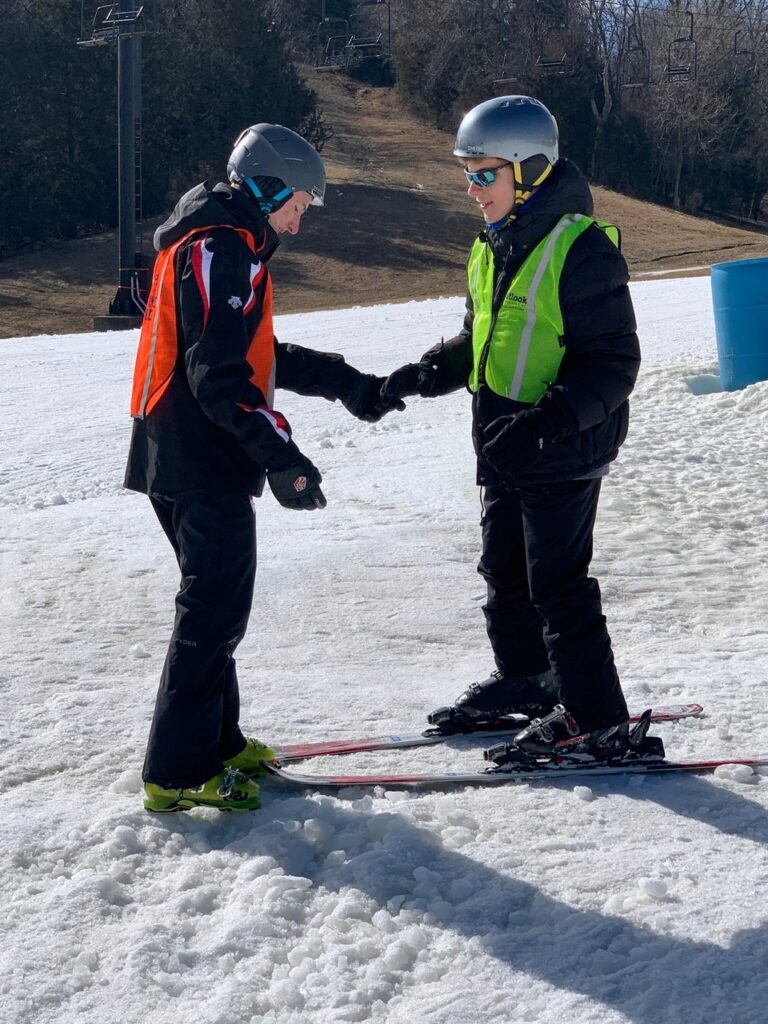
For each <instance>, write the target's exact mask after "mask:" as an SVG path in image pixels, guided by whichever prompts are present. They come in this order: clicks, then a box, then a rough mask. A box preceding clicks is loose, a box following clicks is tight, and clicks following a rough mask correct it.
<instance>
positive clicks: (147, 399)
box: [131, 224, 275, 419]
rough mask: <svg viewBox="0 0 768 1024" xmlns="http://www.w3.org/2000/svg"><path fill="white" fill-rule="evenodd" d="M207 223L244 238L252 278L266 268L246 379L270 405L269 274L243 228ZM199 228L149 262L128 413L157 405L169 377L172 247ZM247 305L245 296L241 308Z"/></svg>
mask: <svg viewBox="0 0 768 1024" xmlns="http://www.w3.org/2000/svg"><path fill="white" fill-rule="evenodd" d="M213 228H230V230H232V231H236V232H237V233H238V235H240V237H241V238H242V239H243V240H244V241H245V243H246V244H247V246H248V248H249V249H250V250H251V251H252V253H253V255H254V258H255V266H254V269H255V270H256V271H257V273H256V274H255V276H254V278H253V279H252V282H251V283H252V285H253V286H255V283H256V280H257V279H258V278H260V277H261V275H262V274H266V277H267V282H266V288H265V292H264V302H263V305H262V310H261V318H260V320H259V323H258V326H257V328H256V330H255V331H254V334H253V337H252V338H251V342H250V344H249V346H248V353H247V357H246V358H247V359H248V362H249V363H250V366H251V370H252V371H253V372H252V373H251V381H252V382H253V383H254V384H255V385H256V387H257V388H259V390H260V391H261V393H262V394H263V395H264V397H265V398H266V400H267V405H268V406H271V405H272V397H273V394H274V388H275V334H274V326H273V320H272V279H271V277H270V276H269V271H268V270H267V268H266V266H264V265H263V264H262V263H261V261H260V260H259V258H258V256H257V254H256V239H255V238H254V236H253V234H252V233H251V232H250V231H246V230H245V229H244V228H233V227H232V226H231V225H230V224H210V225H208V226H207V227H205V228H203V229H202V231H206V232H207V231H210V230H212V229H213ZM199 234H201V229H200V228H194V229H193V230H192V231H189V232H187V234H186V235H184V236H183V237H182V238H180V239H179V240H178V242H174V244H173V245H171V246H169V247H168V248H167V249H163V250H162V251H161V252H160V254H159V255H158V257H157V260H156V262H155V269H154V273H153V275H152V288H151V290H150V293H149V298H148V299H147V309H146V312H145V314H144V320H143V322H142V325H141V335H140V337H139V349H138V352H137V353H136V365H135V367H134V371H133V393H132V395H131V416H133V417H134V419H144V417H145V416H148V415H149V413H150V412H152V409H153V408H154V407H155V406H156V405H157V403H158V402H159V401H160V399H161V398H162V397H163V395H164V394H165V392H166V390H167V389H168V386H169V384H170V383H171V380H172V379H173V374H174V370H175V369H176V362H177V359H178V351H179V340H178V339H179V336H178V315H177V312H178V311H177V309H176V253H177V252H178V250H179V248H180V247H181V246H182V245H185V244H186V243H187V242H188V241H189V239H190V238H192V236H193V235H199ZM248 311H249V302H248V301H246V303H245V304H244V306H243V312H244V313H247V312H248Z"/></svg>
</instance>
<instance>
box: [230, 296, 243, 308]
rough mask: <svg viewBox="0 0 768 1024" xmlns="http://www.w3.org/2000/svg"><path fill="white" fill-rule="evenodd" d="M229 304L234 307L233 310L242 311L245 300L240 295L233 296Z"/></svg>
mask: <svg viewBox="0 0 768 1024" xmlns="http://www.w3.org/2000/svg"><path fill="white" fill-rule="evenodd" d="M227 303H228V305H230V306H231V307H232V309H240V307H241V306H242V304H243V300H242V299H241V298H240V296H239V295H233V296H232V298H231V299H228V300H227Z"/></svg>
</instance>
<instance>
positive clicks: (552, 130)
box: [453, 96, 558, 164]
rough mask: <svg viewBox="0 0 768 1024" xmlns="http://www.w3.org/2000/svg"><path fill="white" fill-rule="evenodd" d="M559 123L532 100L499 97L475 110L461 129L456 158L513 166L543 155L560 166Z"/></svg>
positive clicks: (537, 101)
mask: <svg viewBox="0 0 768 1024" xmlns="http://www.w3.org/2000/svg"><path fill="white" fill-rule="evenodd" d="M557 138H558V132H557V121H555V119H554V117H552V115H551V114H550V112H549V111H548V110H547V108H546V107H545V106H544V104H543V103H540V102H539V100H535V99H533V97H532V96H497V97H495V98H494V99H492V100H486V101H485V102H484V103H479V104H478V105H477V106H476V107H473V108H472V110H470V111H469V113H468V114H465V115H464V119H463V120H462V122H461V124H460V125H459V130H458V133H457V135H456V148H455V149H454V151H453V152H454V155H455V156H461V157H464V158H466V159H472V158H476V157H483V156H487V157H498V158H499V159H503V160H509V161H510V162H511V163H515V162H517V161H521V162H522V161H523V160H527V159H528V158H529V157H532V156H537V155H538V154H542V155H543V156H545V157H546V159H547V160H548V161H549V162H550V163H551V164H555V163H557V157H558V150H557Z"/></svg>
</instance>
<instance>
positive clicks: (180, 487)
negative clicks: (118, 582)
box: [125, 124, 404, 811]
mask: <svg viewBox="0 0 768 1024" xmlns="http://www.w3.org/2000/svg"><path fill="white" fill-rule="evenodd" d="M227 171H228V178H229V181H228V183H219V184H217V185H215V186H213V187H211V186H210V185H209V183H208V182H203V183H202V184H200V185H197V186H195V187H194V188H192V189H191V190H190V191H189V192H187V193H186V194H185V195H184V196H182V197H181V199H180V200H179V202H178V204H177V206H176V208H175V209H174V211H173V213H172V214H171V216H170V217H169V218H168V220H167V221H166V222H165V223H164V224H162V225H161V226H160V227H159V228H158V230H157V232H156V234H155V248H156V249H157V250H158V257H157V261H156V264H155V269H154V274H153V282H152V289H151V292H150V296H149V300H148V303H147V312H146V315H145V318H144V322H143V325H142V330H141V337H140V341H139V350H138V354H137V357H136V368H135V374H134V383H133V394H132V403H131V414H132V416H133V418H134V419H133V435H132V439H131V447H130V453H129V458H128V467H127V471H126V478H125V486H126V487H128V488H130V489H131V490H135V491H140V492H142V493H144V494H147V495H148V496H149V499H150V501H151V503H152V506H153V508H154V510H155V513H156V514H157V517H158V519H159V521H160V524H161V526H162V528H163V530H164V531H165V534H166V536H167V537H168V539H169V541H170V543H171V545H172V547H173V549H174V552H175V554H176V558H177V560H178V563H179V567H180V569H181V589H180V590H179V593H178V594H177V597H176V618H175V624H174V629H173V634H172V637H171V642H170V646H169V650H168V654H167V657H166V661H165V666H164V668H163V673H162V678H161V681H160V688H159V691H158V695H157V702H156V705H155V713H154V718H153V721H152V728H151V731H150V736H149V743H148V747H147V753H146V759H145V763H144V771H143V779H144V784H145V787H144V788H145V800H144V806H145V807H146V808H147V809H148V810H152V811H177V810H185V809H188V808H190V807H195V806H213V807H221V808H226V809H236V810H251V809H253V808H255V807H258V806H259V787H258V784H257V783H256V782H255V781H254V777H256V776H258V775H259V774H260V773H261V772H262V770H263V768H262V765H263V762H264V761H265V760H268V759H269V758H270V757H272V756H273V752H272V751H271V750H270V748H269V747H267V746H266V745H265V744H263V743H260V742H259V741H258V740H254V739H246V737H245V736H244V734H243V733H242V731H241V729H240V725H239V710H240V708H239V694H238V682H237V674H236V670H235V662H234V659H233V653H234V650H235V648H236V647H237V644H238V643H239V642H240V640H242V638H243V636H244V635H245V630H246V627H247V623H248V617H249V614H250V610H251V604H252V599H253V586H254V577H255V571H256V534H255V520H254V511H253V505H252V501H251V495H256V496H258V495H260V494H261V492H262V490H263V487H264V483H265V481H266V482H267V483H268V484H269V487H270V489H271V490H272V493H273V494H274V496H275V498H276V499H277V500H278V502H280V504H281V505H283V506H285V507H286V508H289V509H308V510H314V509H321V508H324V507H325V504H326V501H325V497H324V495H323V492H322V490H321V488H320V484H321V481H322V477H321V475H320V472H319V470H318V469H317V468H316V467H315V465H314V464H313V463H312V462H311V461H310V459H309V458H307V456H306V455H304V454H303V453H302V452H301V450H300V448H299V447H298V445H297V444H296V442H295V441H294V440H293V437H292V433H291V427H290V425H289V423H288V421H287V420H286V419H285V417H284V416H282V415H281V414H280V413H279V412H278V411H277V410H276V409H275V408H274V404H273V402H274V391H275V388H285V389H287V390H289V391H295V392H297V393H299V394H302V395H313V396H320V397H323V398H326V399H328V400H330V401H334V400H336V399H340V400H341V402H342V404H343V405H344V406H345V407H346V408H347V409H348V410H349V412H351V413H352V414H353V415H354V416H356V417H358V418H359V419H362V420H367V421H375V420H378V419H380V418H381V417H382V416H383V415H384V414H385V413H386V412H388V411H389V410H390V409H393V408H400V409H402V408H404V406H403V403H402V402H401V401H399V400H388V399H386V398H382V397H381V394H380V390H381V386H382V384H383V382H384V378H383V377H377V376H374V375H373V374H364V373H361V372H360V371H359V370H357V369H355V368H354V367H352V366H350V365H349V364H348V363H346V362H345V360H344V358H343V357H342V356H340V355H337V354H334V353H326V352H318V351H315V350H314V349H308V348H303V347H301V346H298V345H291V344H281V343H280V342H278V341H277V339H276V338H275V337H274V329H273V319H272V316H273V314H272V282H271V278H270V274H269V270H268V269H267V262H268V260H269V258H270V257H271V256H272V254H273V253H274V251H275V249H276V248H277V246H278V243H279V236H280V235H281V234H292V235H296V234H298V233H299V229H300V224H301V219H302V217H303V216H304V215H305V214H306V212H307V210H308V209H309V207H310V206H322V205H323V198H324V194H325V169H324V166H323V162H322V159H321V158H320V155H319V154H318V153H317V151H316V150H315V149H314V148H313V147H312V146H311V145H310V144H309V143H308V142H306V140H304V139H303V138H301V136H299V135H297V134H296V133H295V132H293V131H291V130H290V129H287V128H284V127H282V126H280V125H273V124H258V125H254V126H252V127H250V128H248V129H246V130H245V131H244V132H243V133H242V135H241V136H240V138H239V139H238V141H237V143H236V144H235V147H234V150H233V151H232V154H231V156H230V158H229V163H228V166H227Z"/></svg>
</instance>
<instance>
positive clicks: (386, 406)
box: [341, 373, 405, 423]
mask: <svg viewBox="0 0 768 1024" xmlns="http://www.w3.org/2000/svg"><path fill="white" fill-rule="evenodd" d="M385 381H386V378H385V377H377V376H375V374H373V373H359V374H358V375H357V378H356V379H355V382H354V384H353V385H352V388H351V390H350V391H349V394H347V395H345V396H344V397H343V398H342V399H341V404H342V405H343V406H344V408H345V409H347V410H348V411H349V412H351V413H352V415H353V416H357V418H358V419H359V420H365V421H366V422H367V423H376V421H377V420H380V419H381V418H382V416H385V415H386V414H387V413H388V412H391V410H392V409H398V410H399V411H400V412H402V411H403V409H405V402H401V401H400V396H399V395H395V396H389V395H384V393H383V390H382V386H383V385H384V383H385Z"/></svg>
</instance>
